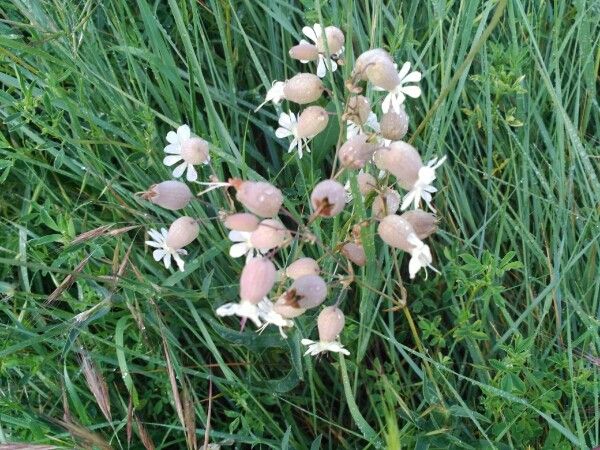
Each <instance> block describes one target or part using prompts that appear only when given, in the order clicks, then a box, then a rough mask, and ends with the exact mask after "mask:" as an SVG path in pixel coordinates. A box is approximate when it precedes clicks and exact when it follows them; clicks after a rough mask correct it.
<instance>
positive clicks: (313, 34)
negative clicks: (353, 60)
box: [300, 23, 344, 78]
mask: <svg viewBox="0 0 600 450" xmlns="http://www.w3.org/2000/svg"><path fill="white" fill-rule="evenodd" d="M302 33H304V35H305V36H306V37H307V38H309V39H310V40H311V41H313V43H314V45H317V44H318V42H319V41H320V40H321V38H322V36H323V28H322V27H321V25H319V24H318V23H316V24H314V25H313V26H312V28H311V27H303V28H302ZM300 43H301V44H308V43H309V42H307V41H305V40H304V39H302V40H301V41H300ZM343 53H344V47H342V48H341V49H340V50H339V51H338V52H337V53H333V54H331V56H330V57H329V56H326V55H324V54H323V53H320V52H319V60H318V62H317V76H318V77H319V78H323V77H324V76H325V75H326V74H327V70H330V71H331V72H335V71H336V70H337V68H338V65H337V63H336V62H335V60H336V59H338V58H339V57H340V56H341V55H342V54H343ZM300 62H302V63H307V62H308V61H305V60H300Z"/></svg>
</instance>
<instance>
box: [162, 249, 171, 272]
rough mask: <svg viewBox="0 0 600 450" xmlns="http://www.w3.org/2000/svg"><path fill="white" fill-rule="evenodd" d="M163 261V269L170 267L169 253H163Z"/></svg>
mask: <svg viewBox="0 0 600 450" xmlns="http://www.w3.org/2000/svg"><path fill="white" fill-rule="evenodd" d="M163 263H164V264H165V269H170V268H171V254H170V253H167V254H165V257H164V258H163Z"/></svg>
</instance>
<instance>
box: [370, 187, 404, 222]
mask: <svg viewBox="0 0 600 450" xmlns="http://www.w3.org/2000/svg"><path fill="white" fill-rule="evenodd" d="M400 203H401V199H400V194H399V193H398V191H396V190H394V189H391V188H388V189H387V190H386V191H385V192H384V193H383V194H379V195H378V196H377V197H375V200H373V217H375V218H376V219H378V220H381V219H383V218H384V217H385V216H387V215H390V214H395V213H396V211H398V208H400Z"/></svg>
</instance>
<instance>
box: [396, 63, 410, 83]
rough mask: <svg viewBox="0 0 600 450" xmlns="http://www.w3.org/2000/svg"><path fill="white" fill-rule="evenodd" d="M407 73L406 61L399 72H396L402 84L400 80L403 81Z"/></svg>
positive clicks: (407, 64)
mask: <svg viewBox="0 0 600 450" xmlns="http://www.w3.org/2000/svg"><path fill="white" fill-rule="evenodd" d="M408 72H410V62H409V61H406V62H405V63H404V64H403V65H402V68H401V69H400V72H398V78H400V82H402V80H404V77H405V76H406V75H408Z"/></svg>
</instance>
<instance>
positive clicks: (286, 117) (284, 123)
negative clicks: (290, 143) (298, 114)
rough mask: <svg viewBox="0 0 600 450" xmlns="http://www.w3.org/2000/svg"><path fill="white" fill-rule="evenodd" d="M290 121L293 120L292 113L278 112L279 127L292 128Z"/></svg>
mask: <svg viewBox="0 0 600 450" xmlns="http://www.w3.org/2000/svg"><path fill="white" fill-rule="evenodd" d="M292 121H293V117H292V113H289V114H286V113H284V112H282V113H281V114H279V121H278V122H277V123H279V126H280V127H282V128H285V129H286V130H291V129H292Z"/></svg>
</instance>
